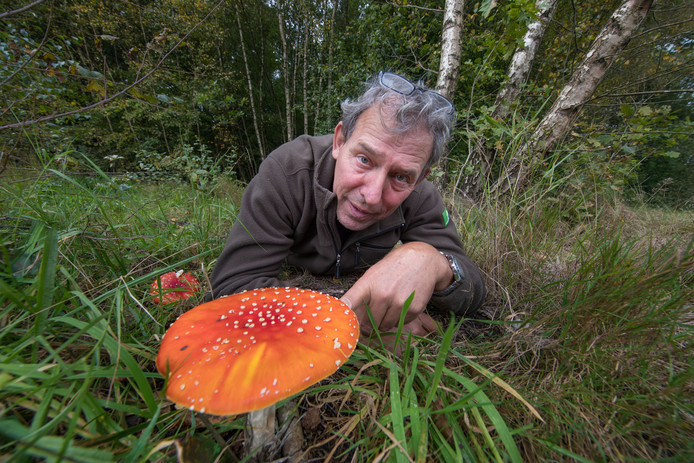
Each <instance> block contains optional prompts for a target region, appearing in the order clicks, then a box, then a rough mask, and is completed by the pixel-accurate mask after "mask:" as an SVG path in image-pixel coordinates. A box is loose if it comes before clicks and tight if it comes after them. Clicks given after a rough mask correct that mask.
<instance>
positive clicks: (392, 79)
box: [381, 72, 415, 95]
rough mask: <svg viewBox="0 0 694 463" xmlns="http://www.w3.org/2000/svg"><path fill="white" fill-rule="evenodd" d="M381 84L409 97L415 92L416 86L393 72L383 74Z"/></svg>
mask: <svg viewBox="0 0 694 463" xmlns="http://www.w3.org/2000/svg"><path fill="white" fill-rule="evenodd" d="M381 84H382V85H383V86H385V87H388V88H389V89H391V90H395V91H396V92H398V93H402V94H403V95H409V94H411V93H412V92H414V90H415V85H414V84H413V83H412V82H410V81H409V80H407V79H405V78H404V77H401V76H399V75H397V74H393V73H392V72H384V73H383V74H381Z"/></svg>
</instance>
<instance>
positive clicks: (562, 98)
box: [492, 0, 653, 193]
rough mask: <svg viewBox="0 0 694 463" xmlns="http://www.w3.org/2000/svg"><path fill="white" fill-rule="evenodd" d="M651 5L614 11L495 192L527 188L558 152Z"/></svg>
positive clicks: (640, 2) (638, 2)
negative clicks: (540, 167)
mask: <svg viewBox="0 0 694 463" xmlns="http://www.w3.org/2000/svg"><path fill="white" fill-rule="evenodd" d="M652 3H653V0H626V1H624V2H623V3H622V4H621V5H620V7H619V8H617V10H615V12H614V13H613V14H612V17H611V18H610V19H609V21H608V22H607V24H606V25H605V27H603V29H602V31H600V34H598V36H597V37H596V39H595V41H594V42H593V44H592V46H591V48H590V50H589V51H588V53H587V54H586V56H585V58H584V60H583V62H582V63H581V65H580V66H578V68H577V69H576V71H574V74H573V75H572V76H571V79H570V80H569V82H568V83H567V84H566V85H565V86H564V88H563V89H562V91H561V93H560V94H559V97H557V100H556V101H555V102H554V105H553V106H552V108H551V109H550V110H549V112H548V113H547V114H546V115H545V117H544V118H543V119H542V121H540V124H539V125H538V127H537V129H535V131H534V132H533V134H532V135H531V136H530V139H529V140H528V143H527V144H526V145H525V146H524V147H523V148H522V149H521V150H520V152H519V153H518V154H517V155H516V156H515V157H514V158H513V159H512V160H511V162H510V163H509V166H508V167H507V170H506V175H505V176H504V177H502V178H500V179H499V180H498V181H497V183H496V184H495V185H494V187H493V188H492V191H493V192H500V193H506V192H508V191H510V190H512V189H514V188H521V189H522V188H524V187H525V185H526V183H527V181H528V177H529V173H530V172H532V170H533V168H534V167H535V166H537V165H538V164H539V163H540V162H541V161H542V159H543V158H544V154H545V153H546V152H548V151H551V150H553V149H554V148H556V147H557V145H558V144H559V143H560V142H561V141H562V140H563V139H564V137H565V136H566V135H567V134H568V133H569V131H570V130H571V127H572V125H573V122H574V121H575V119H576V117H577V116H578V114H579V112H580V110H581V108H582V107H583V105H584V104H585V103H586V102H587V101H588V100H589V99H590V97H591V96H592V95H593V92H595V89H596V88H597V87H598V85H599V84H600V82H601V81H602V79H603V77H605V74H606V73H607V70H608V69H609V68H610V66H611V65H612V63H613V62H614V60H615V59H616V58H617V56H618V55H619V53H620V52H621V51H622V50H623V49H624V47H625V46H626V45H627V43H629V39H630V38H631V36H632V35H633V34H634V32H635V31H636V30H637V29H638V27H639V26H640V25H641V22H642V21H643V20H644V18H645V17H646V14H648V11H649V9H650V7H651V4H652Z"/></svg>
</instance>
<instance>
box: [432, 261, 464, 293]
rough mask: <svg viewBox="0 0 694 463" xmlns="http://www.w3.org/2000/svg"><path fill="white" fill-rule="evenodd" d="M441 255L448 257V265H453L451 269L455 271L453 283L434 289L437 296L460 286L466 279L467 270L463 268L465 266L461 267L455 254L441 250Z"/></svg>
mask: <svg viewBox="0 0 694 463" xmlns="http://www.w3.org/2000/svg"><path fill="white" fill-rule="evenodd" d="M440 252H441V251H440ZM441 255H442V256H443V257H445V258H446V260H447V261H448V265H450V266H451V270H452V271H453V283H451V284H450V285H449V286H448V287H447V288H444V289H442V290H440V291H434V294H436V295H437V296H445V295H446V294H448V293H450V292H451V291H453V290H454V289H456V288H457V287H458V286H460V282H461V281H463V280H464V279H465V271H464V270H463V267H461V266H460V264H459V263H458V259H456V258H455V257H454V256H451V255H449V254H446V253H445V252H441Z"/></svg>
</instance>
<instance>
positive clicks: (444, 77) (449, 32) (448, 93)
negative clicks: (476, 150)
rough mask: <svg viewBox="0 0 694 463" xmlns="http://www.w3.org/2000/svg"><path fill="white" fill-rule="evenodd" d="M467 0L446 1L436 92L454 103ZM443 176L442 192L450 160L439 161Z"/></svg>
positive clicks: (446, 180) (441, 180)
mask: <svg viewBox="0 0 694 463" xmlns="http://www.w3.org/2000/svg"><path fill="white" fill-rule="evenodd" d="M464 9H465V0H446V10H445V13H444V17H443V28H442V31H441V61H440V63H439V76H438V80H437V82H436V91H438V92H439V93H440V94H442V95H443V96H445V97H446V98H448V99H449V100H451V101H453V97H454V95H455V89H456V85H457V83H458V77H459V76H460V60H461V51H460V48H461V44H462V36H463V10H464ZM439 166H440V168H441V170H442V172H443V176H442V177H439V178H437V179H436V181H435V184H436V186H437V187H438V188H439V190H442V189H443V187H444V186H445V185H446V184H447V183H448V159H447V158H446V157H444V158H443V159H441V160H440V161H439Z"/></svg>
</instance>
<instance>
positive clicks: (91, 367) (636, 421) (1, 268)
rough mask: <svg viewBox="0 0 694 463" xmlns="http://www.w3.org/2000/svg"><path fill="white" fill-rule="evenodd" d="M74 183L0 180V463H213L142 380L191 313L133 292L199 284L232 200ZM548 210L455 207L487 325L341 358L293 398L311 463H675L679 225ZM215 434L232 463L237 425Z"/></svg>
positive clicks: (454, 327)
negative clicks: (167, 335)
mask: <svg viewBox="0 0 694 463" xmlns="http://www.w3.org/2000/svg"><path fill="white" fill-rule="evenodd" d="M89 173H90V175H88V176H84V175H78V174H74V173H63V172H61V171H59V170H52V169H51V168H50V165H49V166H48V167H47V168H46V169H44V170H43V171H37V172H35V173H34V174H35V175H34V176H32V177H29V176H28V175H26V174H25V175H24V176H22V177H11V176H9V175H8V174H7V173H5V174H4V175H3V179H2V180H3V182H2V183H1V185H2V186H0V204H1V205H2V206H0V208H1V209H0V217H1V218H0V252H1V253H2V258H1V259H2V260H1V261H0V455H4V457H3V461H6V460H7V461H34V460H37V459H38V460H46V461H84V462H88V461H99V462H105V461H128V462H135V461H176V456H175V454H176V451H175V448H176V446H178V447H179V448H181V449H183V450H187V451H192V449H196V450H197V451H198V452H203V453H206V454H208V455H211V459H210V461H212V460H213V459H214V458H215V457H217V456H218V455H220V454H222V449H221V447H220V446H219V445H218V444H217V443H215V440H214V439H213V438H214V436H213V435H212V434H211V433H210V431H209V429H208V428H207V427H206V426H205V425H204V423H202V422H201V420H200V418H199V417H197V416H196V415H195V414H192V413H191V412H188V411H186V410H178V409H176V408H175V407H174V406H172V404H171V403H170V402H168V401H167V400H166V399H165V398H164V396H163V394H162V388H163V385H164V381H163V378H162V377H161V376H160V375H159V374H158V373H157V372H156V369H155V367H154V358H155V356H156V352H157V348H158V344H159V340H160V338H161V336H162V334H163V333H164V331H165V327H166V326H168V325H169V324H170V323H171V322H172V321H173V320H175V318H176V317H177V316H178V315H179V314H180V313H182V312H183V311H185V310H188V309H190V308H192V307H193V306H194V305H195V304H196V303H198V302H200V299H197V300H195V301H192V302H188V301H186V302H184V303H180V304H178V305H173V306H166V307H163V306H157V305H155V304H153V303H152V301H151V296H149V294H148V289H149V285H150V284H151V282H152V281H154V280H155V279H156V277H157V276H158V275H160V274H162V273H164V272H166V271H168V270H171V269H182V268H183V269H186V270H190V271H192V272H193V273H195V274H196V276H197V277H198V278H199V279H200V281H201V282H203V284H204V285H206V284H207V283H206V275H207V273H208V272H209V271H210V269H211V268H212V266H213V265H214V260H215V258H216V256H217V255H218V253H219V251H220V250H221V247H222V245H223V243H224V241H225V239H226V235H227V233H228V230H229V228H230V226H231V224H232V223H233V220H234V217H235V214H236V212H237V208H238V205H239V200H240V195H241V193H242V189H241V188H240V187H239V186H238V185H236V184H235V183H234V182H231V181H228V180H223V179H221V180H219V181H218V182H217V183H216V184H215V185H214V187H213V188H212V189H211V190H208V191H199V190H195V189H192V188H191V187H189V186H187V185H181V184H174V183H168V182H158V183H144V182H143V183H140V182H137V181H135V180H133V179H124V178H119V179H111V178H109V177H108V176H107V175H105V174H103V173H102V172H100V171H99V170H98V169H96V168H95V167H93V166H92V168H91V169H90V170H89ZM559 197H560V195H553V196H551V197H550V195H546V194H538V193H533V192H532V191H530V192H529V193H528V194H527V195H526V196H523V197H522V198H514V201H511V202H501V201H496V200H492V199H491V198H490V199H488V200H487V201H486V202H484V203H482V204H480V205H477V206H474V207H469V206H463V205H462V203H461V202H459V201H454V202H453V203H452V207H451V211H452V212H454V214H453V215H454V216H455V217H456V220H457V223H458V224H459V228H460V230H461V236H462V237H463V240H464V242H465V246H466V249H467V250H468V252H469V254H470V255H471V256H472V258H473V259H474V260H475V261H476V262H478V263H479V264H480V267H481V268H482V269H483V271H484V273H485V275H486V278H487V282H488V285H489V298H488V301H487V304H486V306H485V314H486V315H487V317H482V318H481V319H480V320H448V319H446V320H443V323H442V329H441V332H440V333H438V334H437V335H435V336H432V337H431V338H427V339H418V340H417V342H416V343H415V344H409V345H405V346H403V349H402V353H401V355H400V356H399V357H395V356H393V355H392V354H391V353H389V352H388V351H387V350H384V349H380V348H371V347H366V346H362V345H360V347H359V348H358V349H357V351H356V352H355V354H354V355H353V356H352V358H351V359H350V361H349V362H348V363H347V364H346V365H345V366H343V368H342V369H341V370H340V371H339V372H338V373H337V374H336V375H334V376H333V377H331V378H330V379H329V380H326V381H324V382H322V383H320V384H318V385H316V386H314V387H313V388H311V389H310V390H308V391H307V392H306V393H304V394H301V395H299V396H297V397H296V398H295V403H296V413H297V414H298V415H300V416H302V417H304V418H302V419H303V420H305V421H304V423H306V424H305V429H304V439H305V442H304V449H305V450H306V452H307V456H308V457H309V458H311V459H321V460H324V459H326V458H327V459H332V460H333V461H369V462H371V461H392V462H409V461H415V462H424V461H489V462H505V461H511V462H518V461H548V460H554V461H691V460H692V458H693V457H694V409H693V406H692V400H693V398H694V365H693V359H694V356H693V355H692V349H693V346H694V344H693V343H692V340H693V337H692V326H693V325H692V322H693V321H694V315H693V311H692V301H693V299H694V298H693V297H692V283H693V281H692V279H693V275H694V252H693V250H692V242H691V239H692V236H693V234H694V225H693V224H694V215H693V214H692V213H686V212H668V211H664V210H652V209H647V208H645V207H638V208H630V207H627V206H625V205H623V204H622V203H620V202H618V201H617V200H615V199H614V198H598V197H596V198H581V200H580V202H581V204H583V205H586V204H590V205H591V206H590V208H582V209H580V210H579V209H576V210H575V211H573V212H571V213H570V214H567V213H566V207H565V205H566V199H561V200H556V198H559ZM588 209H590V213H587V212H586V211H587V210H588ZM308 416H313V419H312V420H311V425H310V426H309V424H308V418H307V417H308ZM214 427H215V430H216V431H217V433H218V434H219V435H220V436H221V437H222V438H223V439H224V440H225V441H226V442H227V443H228V445H229V449H228V452H225V453H224V455H226V456H225V458H228V459H229V461H233V458H231V457H229V456H228V454H233V455H236V456H237V458H238V460H239V461H240V460H242V459H243V456H244V453H243V448H242V447H243V439H244V434H243V428H244V420H243V417H231V418H226V419H218V420H214Z"/></svg>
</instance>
